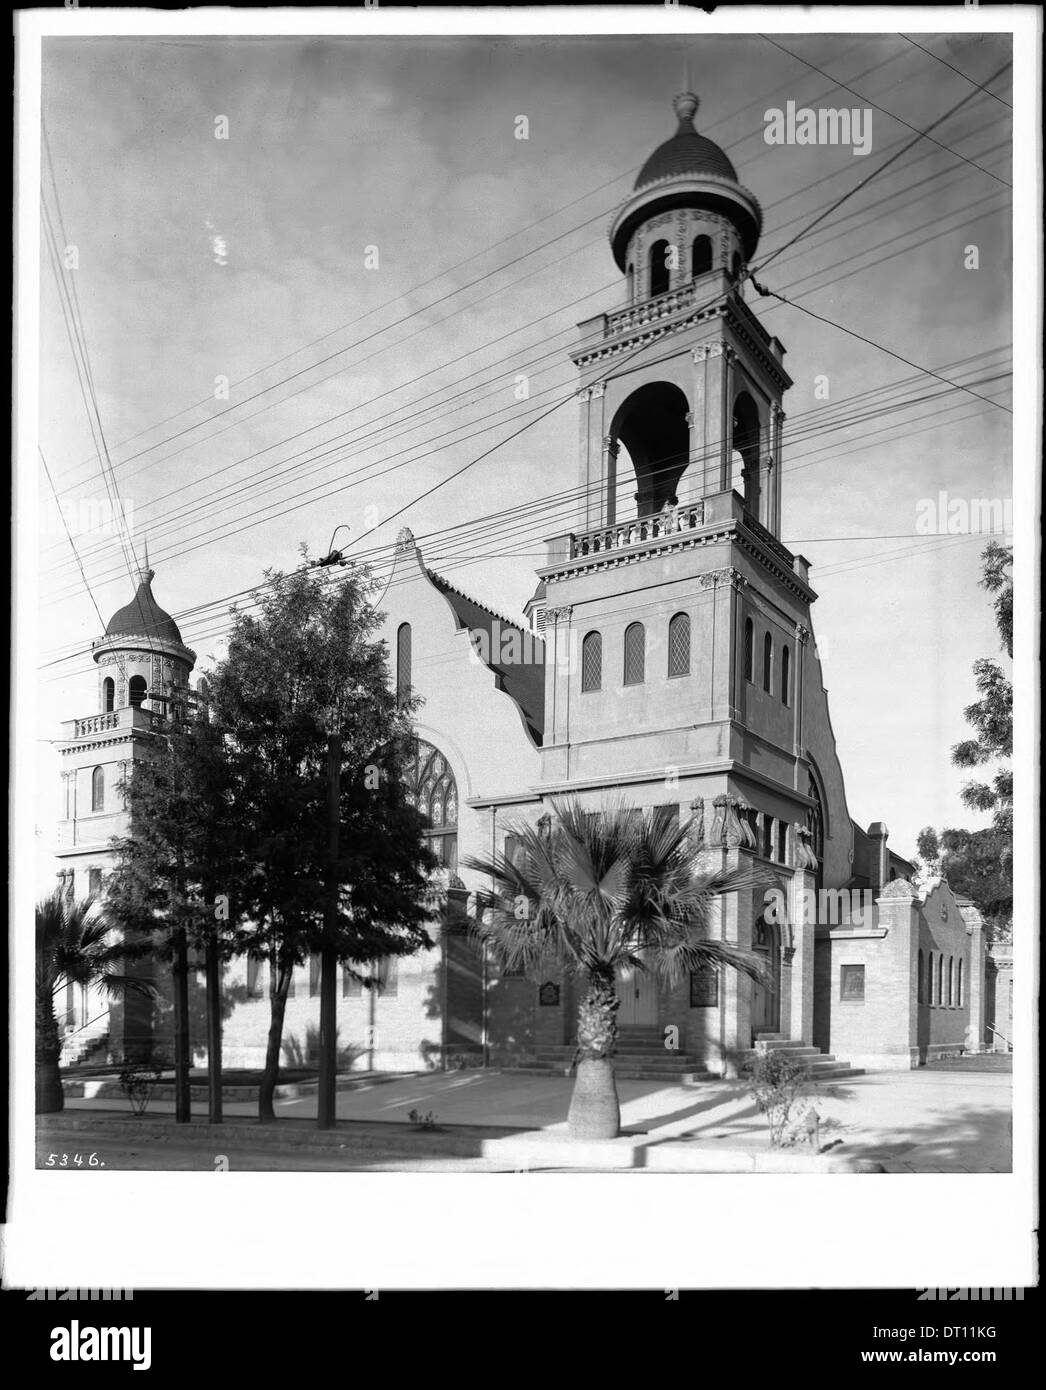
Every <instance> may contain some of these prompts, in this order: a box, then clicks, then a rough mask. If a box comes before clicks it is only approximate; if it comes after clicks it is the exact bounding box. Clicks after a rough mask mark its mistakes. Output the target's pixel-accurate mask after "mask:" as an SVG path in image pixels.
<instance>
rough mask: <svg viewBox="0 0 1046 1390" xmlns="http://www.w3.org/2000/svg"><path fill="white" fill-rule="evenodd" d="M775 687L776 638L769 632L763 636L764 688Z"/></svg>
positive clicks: (770, 688)
mask: <svg viewBox="0 0 1046 1390" xmlns="http://www.w3.org/2000/svg"><path fill="white" fill-rule="evenodd" d="M773 688H774V639H773V638H772V637H771V636H770V634H769V633H768V632H767V633H765V634H764V636H763V689H764V690H766V691H770V690H773Z"/></svg>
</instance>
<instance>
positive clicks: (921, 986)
mask: <svg viewBox="0 0 1046 1390" xmlns="http://www.w3.org/2000/svg"><path fill="white" fill-rule="evenodd" d="M915 998H916V1000H917V1002H918V1003H920V1004H925V1003H926V957H925V956H924V955H923V953H922V951H920V952H919V974H918V978H917V980H916V984H915Z"/></svg>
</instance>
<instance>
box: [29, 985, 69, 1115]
mask: <svg viewBox="0 0 1046 1390" xmlns="http://www.w3.org/2000/svg"><path fill="white" fill-rule="evenodd" d="M61 1055H62V1040H61V1037H60V1036H59V1033H58V1022H57V1020H56V1019H55V1016H54V1003H53V1001H52V998H51V994H50V989H48V992H47V994H46V996H45V995H43V993H42V992H41V991H39V990H38V991H37V996H36V1113H37V1114H38V1115H50V1114H53V1113H54V1112H55V1111H56V1110H62V1109H64V1107H65V1094H64V1092H63V1091H62V1074H61V1071H60V1070H59V1066H58V1060H59V1058H60V1057H61Z"/></svg>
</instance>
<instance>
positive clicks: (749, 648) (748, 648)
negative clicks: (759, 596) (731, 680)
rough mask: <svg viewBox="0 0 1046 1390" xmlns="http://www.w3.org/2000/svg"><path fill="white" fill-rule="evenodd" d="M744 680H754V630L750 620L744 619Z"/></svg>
mask: <svg viewBox="0 0 1046 1390" xmlns="http://www.w3.org/2000/svg"><path fill="white" fill-rule="evenodd" d="M745 680H746V681H754V680H755V629H754V628H753V626H752V619H751V618H746V619H745Z"/></svg>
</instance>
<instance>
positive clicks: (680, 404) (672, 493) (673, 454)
mask: <svg viewBox="0 0 1046 1390" xmlns="http://www.w3.org/2000/svg"><path fill="white" fill-rule="evenodd" d="M689 409H690V405H689V402H688V401H687V398H686V396H685V395H684V394H683V392H682V391H681V390H680V389H679V387H678V386H673V385H672V383H671V382H668V381H653V382H649V383H648V384H647V385H646V386H641V387H640V388H639V390H638V391H633V393H632V395H631V396H629V397H628V399H627V400H626V401H625V402H624V403H623V404H622V405H621V407H620V409H619V410H618V412H617V414H616V415H615V416H614V420H613V423H612V425H611V430H610V433H611V436H612V437H613V438H614V439H616V440H619V441H620V442H621V444H622V445H623V446H624V448H625V450H626V451H627V453H628V457H629V458H630V459H631V461H632V467H633V468H634V469H635V475H636V494H635V497H636V515H637V516H638V517H640V518H642V517H647V516H654V515H656V514H657V513H658V512H660V511H661V510H662V508H663V507H664V506H665V505H666V504H669V505H675V503H676V501H677V497H676V489H677V488H678V486H679V480H680V479H681V478H682V476H683V474H684V472H685V471H686V466H687V461H688V459H689V457H690V426H689V424H688V423H687V412H688V411H689ZM608 487H611V488H613V487H616V479H615V480H614V481H613V482H611V481H610V480H608ZM614 500H615V499H614V498H613V496H610V497H608V499H607V502H608V513H607V514H608V515H614V513H615V510H616V509H615V508H614V507H613V506H612V505H611V504H612V503H613V502H614Z"/></svg>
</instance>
